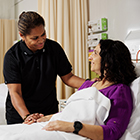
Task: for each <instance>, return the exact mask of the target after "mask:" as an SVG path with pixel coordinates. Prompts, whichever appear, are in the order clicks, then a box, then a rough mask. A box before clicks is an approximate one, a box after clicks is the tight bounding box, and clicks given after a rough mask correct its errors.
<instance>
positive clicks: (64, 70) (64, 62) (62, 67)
mask: <svg viewBox="0 0 140 140" xmlns="http://www.w3.org/2000/svg"><path fill="white" fill-rule="evenodd" d="M56 50H57V51H55V55H56V61H57V74H58V75H59V76H64V75H66V74H68V73H70V72H71V71H72V66H71V64H70V62H69V60H68V58H67V56H66V54H65V52H64V50H63V49H62V47H61V46H60V45H59V44H58V43H57V48H56Z"/></svg>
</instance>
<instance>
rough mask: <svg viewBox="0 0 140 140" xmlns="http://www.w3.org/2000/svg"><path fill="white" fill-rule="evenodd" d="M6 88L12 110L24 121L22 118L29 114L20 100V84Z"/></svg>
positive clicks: (9, 85)
mask: <svg viewBox="0 0 140 140" xmlns="http://www.w3.org/2000/svg"><path fill="white" fill-rule="evenodd" d="M7 87H8V90H9V93H10V97H11V102H12V104H13V106H14V108H15V109H16V111H17V112H18V113H19V115H20V116H21V117H22V118H23V119H24V117H25V116H26V115H27V114H30V112H29V111H28V109H27V107H26V105H25V102H24V100H23V98H22V91H21V84H7Z"/></svg>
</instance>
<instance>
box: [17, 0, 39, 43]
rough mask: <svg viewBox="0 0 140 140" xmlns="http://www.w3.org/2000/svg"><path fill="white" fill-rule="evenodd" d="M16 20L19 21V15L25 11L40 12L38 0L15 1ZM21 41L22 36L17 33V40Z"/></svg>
mask: <svg viewBox="0 0 140 140" xmlns="http://www.w3.org/2000/svg"><path fill="white" fill-rule="evenodd" d="M15 3H16V5H15V19H16V20H17V21H18V19H19V15H20V14H21V13H22V12H23V11H25V12H26V11H29V10H30V11H36V12H37V11H38V0H15ZM19 39H20V36H19V34H18V31H17V40H19Z"/></svg>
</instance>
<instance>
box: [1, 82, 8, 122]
mask: <svg viewBox="0 0 140 140" xmlns="http://www.w3.org/2000/svg"><path fill="white" fill-rule="evenodd" d="M7 93H8V88H7V85H5V84H4V83H2V84H0V125H2V124H6V120H5V101H6V96H7Z"/></svg>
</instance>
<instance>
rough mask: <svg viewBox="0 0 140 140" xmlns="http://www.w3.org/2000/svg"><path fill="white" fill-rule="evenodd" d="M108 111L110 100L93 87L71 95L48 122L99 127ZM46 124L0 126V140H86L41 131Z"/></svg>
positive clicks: (68, 134)
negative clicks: (76, 122) (57, 121)
mask: <svg viewBox="0 0 140 140" xmlns="http://www.w3.org/2000/svg"><path fill="white" fill-rule="evenodd" d="M109 110H110V100H109V99H108V98H107V97H105V96H104V95H103V94H102V93H100V92H99V91H98V90H97V89H96V88H95V87H90V88H86V89H83V90H80V91H77V92H76V93H75V94H73V95H72V96H71V97H70V98H69V99H68V101H67V105H66V107H65V108H64V109H63V111H62V112H61V113H57V114H55V115H53V117H52V118H51V120H50V121H53V120H63V121H69V122H73V121H76V120H79V121H81V122H83V123H87V124H100V125H101V124H103V122H104V120H105V119H106V118H107V117H108V114H109ZM87 117H88V119H87ZM47 123H48V122H42V123H35V124H32V125H26V124H17V125H8V126H6V125H2V126H0V140H48V139H49V140H54V139H55V140H60V139H61V140H88V138H85V137H82V136H79V135H76V134H73V133H66V132H61V131H45V130H41V129H42V127H43V126H45V125H46V124H47Z"/></svg>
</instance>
